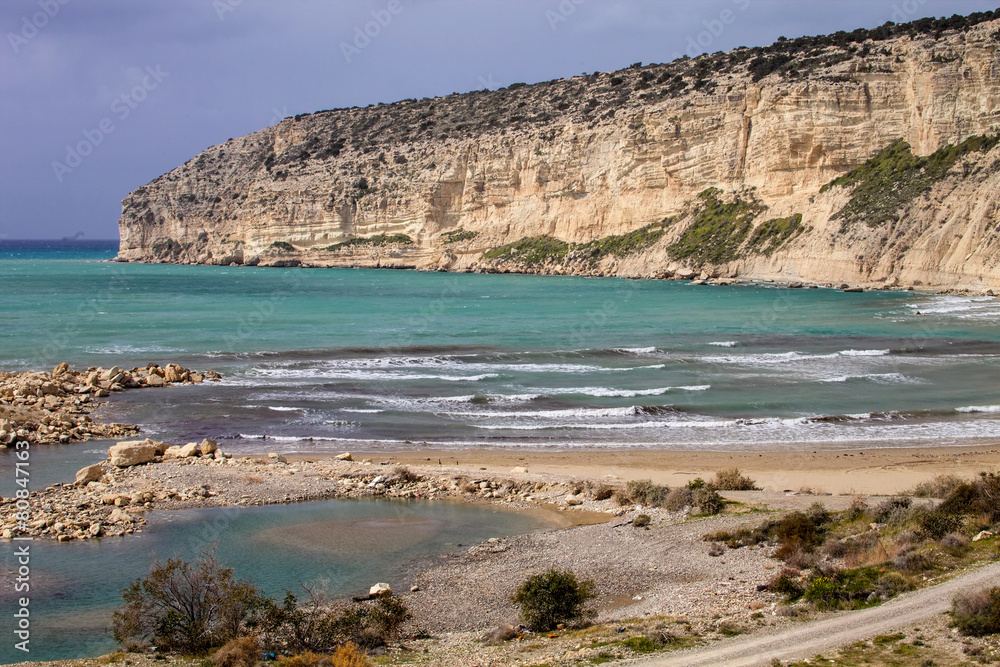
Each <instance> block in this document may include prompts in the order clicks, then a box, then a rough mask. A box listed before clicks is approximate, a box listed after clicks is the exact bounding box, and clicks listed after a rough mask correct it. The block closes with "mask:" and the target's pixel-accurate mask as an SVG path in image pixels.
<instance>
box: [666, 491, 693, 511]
mask: <svg viewBox="0 0 1000 667" xmlns="http://www.w3.org/2000/svg"><path fill="white" fill-rule="evenodd" d="M693 504H694V492H693V491H691V489H689V488H687V487H686V486H679V487H677V488H676V489H670V493H668V494H667V499H666V501H665V502H664V503H663V507H664V508H665V509H668V510H670V511H671V512H680V511H681V510H682V509H684V508H685V507H690V506H691V505H693Z"/></svg>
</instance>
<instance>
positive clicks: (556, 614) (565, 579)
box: [514, 569, 594, 632]
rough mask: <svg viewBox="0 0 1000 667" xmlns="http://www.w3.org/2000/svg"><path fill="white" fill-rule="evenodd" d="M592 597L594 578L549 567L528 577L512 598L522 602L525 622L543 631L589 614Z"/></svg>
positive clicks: (519, 602) (520, 603)
mask: <svg viewBox="0 0 1000 667" xmlns="http://www.w3.org/2000/svg"><path fill="white" fill-rule="evenodd" d="M593 597H594V582H593V581H589V580H588V581H579V580H577V578H576V575H575V574H574V573H573V572H570V571H569V570H556V569H551V570H549V571H548V572H544V573H542V574H535V575H532V576H530V577H528V578H527V580H525V582H524V583H523V584H521V586H520V587H519V588H518V589H517V592H516V593H515V594H514V602H516V603H517V604H519V605H520V606H521V616H522V617H523V618H524V621H525V623H527V624H528V626H530V627H531V629H532V630H534V631H535V632H544V631H545V630H551V629H552V628H554V627H555V626H556V625H558V624H559V623H567V624H568V623H574V622H577V621H579V620H581V619H583V618H586V617H587V616H590V615H591V614H592V613H593V612H590V611H589V610H587V608H586V604H587V601H588V600H590V599H591V598H593Z"/></svg>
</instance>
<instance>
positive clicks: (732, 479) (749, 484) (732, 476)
mask: <svg viewBox="0 0 1000 667" xmlns="http://www.w3.org/2000/svg"><path fill="white" fill-rule="evenodd" d="M711 485H712V487H713V488H715V489H718V490H719V491H756V490H758V489H757V483H756V482H755V481H753V480H752V479H750V478H749V477H745V476H744V475H743V473H741V472H740V469H739V468H726V469H725V470H719V471H717V472H716V473H715V479H713V480H712V484H711Z"/></svg>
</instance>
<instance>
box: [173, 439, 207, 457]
mask: <svg viewBox="0 0 1000 667" xmlns="http://www.w3.org/2000/svg"><path fill="white" fill-rule="evenodd" d="M200 446H201V445H199V444H198V443H197V442H189V443H188V444H186V445H184V446H183V447H181V451H180V452H178V453H177V456H179V457H180V458H182V459H186V458H188V457H190V456H198V455H199V454H200V453H201V452H200V451H199V447H200Z"/></svg>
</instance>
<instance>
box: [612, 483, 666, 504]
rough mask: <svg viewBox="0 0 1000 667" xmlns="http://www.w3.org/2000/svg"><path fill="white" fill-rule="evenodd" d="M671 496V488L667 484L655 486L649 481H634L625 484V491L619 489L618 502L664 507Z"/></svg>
mask: <svg viewBox="0 0 1000 667" xmlns="http://www.w3.org/2000/svg"><path fill="white" fill-rule="evenodd" d="M669 495H670V487H669V486H667V485H665V484H654V483H653V481H652V480H649V479H637V480H636V479H634V480H630V481H629V482H628V483H627V484H625V488H624V489H619V490H618V493H617V494H616V497H617V498H618V502H619V503H621V504H624V505H628V504H633V505H645V506H646V507H663V506H664V505H665V504H666V502H667V496H669ZM622 501H624V502H622Z"/></svg>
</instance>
